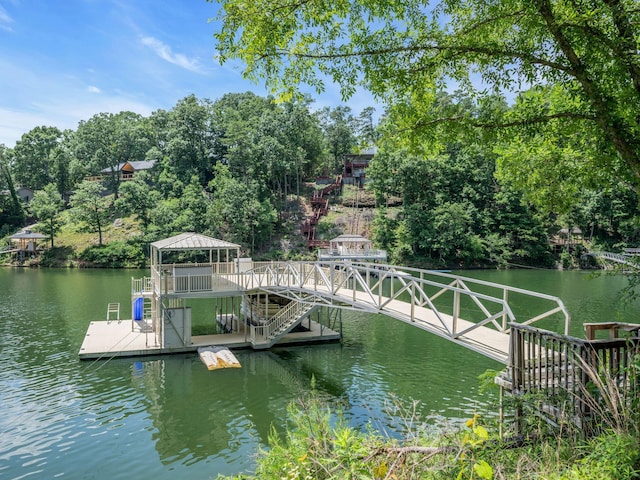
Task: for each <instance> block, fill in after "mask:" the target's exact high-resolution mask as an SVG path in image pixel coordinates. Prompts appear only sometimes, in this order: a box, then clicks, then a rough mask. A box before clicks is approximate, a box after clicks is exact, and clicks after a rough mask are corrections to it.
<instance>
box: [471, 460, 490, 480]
mask: <svg viewBox="0 0 640 480" xmlns="http://www.w3.org/2000/svg"><path fill="white" fill-rule="evenodd" d="M473 471H474V472H476V474H477V475H478V476H479V477H480V478H483V479H484V480H491V479H492V478H493V468H491V465H489V464H488V463H487V462H485V461H484V460H480V461H478V462H477V463H475V464H474V465H473Z"/></svg>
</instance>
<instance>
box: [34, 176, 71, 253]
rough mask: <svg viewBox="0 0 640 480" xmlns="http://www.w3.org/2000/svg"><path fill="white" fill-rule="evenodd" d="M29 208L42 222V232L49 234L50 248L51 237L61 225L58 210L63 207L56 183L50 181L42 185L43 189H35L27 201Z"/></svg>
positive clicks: (60, 210)
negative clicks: (28, 201)
mask: <svg viewBox="0 0 640 480" xmlns="http://www.w3.org/2000/svg"><path fill="white" fill-rule="evenodd" d="M29 208H30V209H31V211H32V212H33V213H34V215H35V216H36V218H37V219H38V221H40V222H41V223H42V226H41V227H40V229H41V230H42V233H44V234H45V235H49V237H50V238H51V248H53V237H55V235H56V233H58V232H59V231H60V228H61V227H62V222H61V221H60V212H62V210H63V209H64V200H63V199H62V196H61V195H60V193H59V192H58V189H57V187H56V185H55V184H53V183H50V184H48V185H47V186H45V187H44V190H38V191H36V192H35V194H34V195H33V200H31V203H29Z"/></svg>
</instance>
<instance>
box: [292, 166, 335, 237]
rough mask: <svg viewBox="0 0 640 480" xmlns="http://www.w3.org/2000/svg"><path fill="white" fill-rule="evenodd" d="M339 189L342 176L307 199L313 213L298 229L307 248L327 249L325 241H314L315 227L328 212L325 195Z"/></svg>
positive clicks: (327, 201)
mask: <svg viewBox="0 0 640 480" xmlns="http://www.w3.org/2000/svg"><path fill="white" fill-rule="evenodd" d="M340 188H342V175H337V176H336V178H335V180H334V182H333V183H331V184H329V185H327V186H326V187H324V188H323V189H322V190H317V191H315V192H314V193H313V195H312V197H311V198H310V199H309V202H310V203H311V208H312V209H313V213H312V215H310V216H308V217H307V218H305V219H304V221H303V222H302V226H301V228H300V232H301V233H302V235H303V236H304V237H305V239H306V240H307V247H308V248H315V247H327V246H328V245H329V242H327V241H325V240H318V239H316V225H318V222H319V221H320V218H321V217H323V216H324V215H326V214H327V213H328V212H329V199H328V198H327V195H329V194H330V193H331V192H333V191H334V190H339V189H340Z"/></svg>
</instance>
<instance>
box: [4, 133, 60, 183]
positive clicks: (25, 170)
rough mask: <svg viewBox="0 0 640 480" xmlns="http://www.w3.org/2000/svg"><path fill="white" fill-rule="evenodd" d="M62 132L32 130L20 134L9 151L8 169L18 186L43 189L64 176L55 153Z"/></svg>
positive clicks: (58, 156)
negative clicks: (11, 150) (11, 153)
mask: <svg viewBox="0 0 640 480" xmlns="http://www.w3.org/2000/svg"><path fill="white" fill-rule="evenodd" d="M62 138H63V136H62V132H61V131H60V130H59V129H58V128H56V127H44V126H42V127H36V128H34V129H32V130H30V131H29V132H27V133H25V134H24V135H22V137H21V138H20V140H18V141H17V142H16V146H15V148H14V149H13V159H12V162H11V167H12V171H13V175H14V177H15V179H16V182H18V184H19V185H23V186H25V187H29V188H31V189H32V190H43V189H44V188H45V186H46V185H48V184H49V183H57V182H58V177H59V176H60V175H62V176H64V175H65V171H66V170H67V165H66V163H65V159H64V157H63V156H61V155H60V154H59V151H58V149H59V145H60V142H61V140H62Z"/></svg>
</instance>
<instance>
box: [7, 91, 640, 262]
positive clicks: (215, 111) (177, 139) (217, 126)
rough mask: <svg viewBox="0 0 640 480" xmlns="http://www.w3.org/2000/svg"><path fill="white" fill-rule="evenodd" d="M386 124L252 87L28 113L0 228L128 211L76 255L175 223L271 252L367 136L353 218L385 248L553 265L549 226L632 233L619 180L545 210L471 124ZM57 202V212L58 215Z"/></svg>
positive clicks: (478, 110) (90, 255) (91, 258)
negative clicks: (143, 105)
mask: <svg viewBox="0 0 640 480" xmlns="http://www.w3.org/2000/svg"><path fill="white" fill-rule="evenodd" d="M452 105H455V108H457V109H458V110H459V111H463V109H464V112H465V115H468V116H472V117H476V118H487V119H489V118H491V117H492V116H495V115H496V112H501V113H500V115H504V112H508V111H510V109H512V108H516V107H513V106H509V105H507V103H506V102H505V100H504V99H502V98H500V97H499V96H493V97H492V100H491V102H486V101H482V102H477V101H475V100H473V99H472V98H470V97H468V96H464V95H462V94H461V93H456V94H455V95H449V94H445V93H440V95H439V96H438V102H437V105H436V106H434V107H433V108H434V109H437V110H439V111H445V110H447V109H449V108H452ZM388 127H389V124H388V121H387V120H383V122H382V125H376V124H375V122H374V120H373V110H372V109H370V108H369V109H365V110H364V111H363V112H362V113H361V114H360V115H359V116H356V115H353V114H352V113H351V110H350V109H349V108H348V107H345V106H342V107H338V108H336V109H330V108H324V109H322V110H320V111H317V112H313V111H312V110H311V101H310V100H309V99H303V100H301V101H292V102H284V103H275V102H274V101H273V99H271V98H263V97H259V96H256V95H254V94H252V93H243V94H227V95H224V96H223V97H221V98H220V99H218V100H216V101H210V100H199V99H197V98H196V97H194V96H189V97H186V98H184V99H182V100H180V101H179V102H178V103H177V104H176V106H175V107H174V108H173V109H171V110H168V111H164V110H159V111H156V112H153V113H152V114H151V115H150V116H149V117H142V116H140V115H137V114H133V113H131V112H121V113H119V114H116V115H113V114H97V115H94V116H93V117H92V118H91V119H89V120H87V121H83V122H80V124H79V125H78V129H77V130H76V131H66V132H60V131H59V130H57V129H56V128H53V127H51V128H48V127H47V128H45V127H37V128H35V129H33V130H32V131H30V132H27V133H25V135H23V138H22V139H21V140H20V141H19V142H18V143H17V145H16V147H15V148H14V149H6V148H5V149H3V159H4V161H3V163H0V185H2V187H3V188H2V190H3V192H4V194H3V195H1V196H0V215H1V216H2V225H3V229H4V230H5V232H4V233H5V234H6V233H10V232H12V231H14V230H15V228H17V227H19V226H21V225H24V224H25V219H26V218H27V217H26V216H25V214H26V215H27V216H28V217H29V220H31V221H32V220H38V221H39V222H40V231H42V232H43V233H45V234H47V235H49V236H50V237H51V245H54V241H53V237H55V236H56V235H58V234H59V232H61V231H67V230H66V229H63V226H64V224H65V222H71V223H72V224H73V225H74V227H75V230H77V231H84V232H91V233H92V234H93V235H94V238H95V243H97V244H98V246H100V245H101V244H102V243H103V239H102V236H103V233H104V231H105V229H106V228H110V226H111V224H112V223H113V221H114V220H116V219H118V218H132V219H134V220H135V221H136V222H137V224H138V226H139V230H140V232H139V234H138V235H135V236H133V237H129V238H123V239H121V241H122V242H124V243H122V245H120V244H119V245H120V246H114V247H112V248H110V249H106V250H100V249H98V250H95V251H92V252H87V253H86V254H84V255H81V256H80V257H79V260H80V261H81V262H89V263H92V262H93V263H97V264H108V265H115V264H118V265H138V264H140V263H141V257H142V258H143V257H144V253H143V251H142V250H141V249H140V245H141V244H144V243H148V242H149V241H154V240H157V239H159V238H163V237H167V236H170V235H174V234H177V233H181V232H185V231H194V232H200V233H205V234H209V235H212V236H215V237H218V238H222V239H225V240H228V241H232V242H235V243H239V244H241V245H242V246H243V248H244V249H245V251H246V252H247V253H248V254H252V255H254V256H255V255H260V254H261V253H260V252H263V253H262V255H265V256H267V255H268V253H267V252H269V251H270V250H273V251H281V248H280V247H281V246H280V241H279V239H280V238H281V237H283V236H287V237H288V238H290V237H291V236H292V235H293V236H296V235H298V233H297V231H296V229H297V228H299V226H300V222H301V220H302V218H303V215H304V211H303V210H302V209H301V205H302V204H303V203H304V198H308V195H309V194H310V187H309V182H313V181H314V180H315V178H316V175H328V176H332V175H334V174H336V173H338V172H340V171H341V168H342V165H341V164H342V158H343V156H344V155H345V154H347V153H352V152H354V151H357V149H358V148H359V146H370V145H371V143H370V142H371V141H373V140H378V141H379V142H380V147H379V148H378V153H377V154H376V155H375V156H374V159H373V161H372V162H371V164H370V166H369V168H368V170H367V178H368V179H369V180H370V182H369V183H368V185H367V186H366V189H367V190H368V191H369V192H370V194H372V195H373V197H374V198H375V203H376V206H377V208H376V209H375V215H374V216H373V218H374V220H373V222H372V223H371V224H369V225H363V226H362V231H361V232H358V233H365V234H367V235H369V236H370V237H371V238H372V239H373V240H374V241H375V242H376V243H377V245H378V246H380V247H382V248H384V249H386V250H387V251H388V252H389V254H390V259H391V260H392V261H393V262H400V263H413V264H422V265H426V266H471V265H484V266H486V265H497V266H508V265H510V264H516V265H521V264H527V265H538V266H550V265H552V262H553V253H554V252H553V250H552V249H551V248H550V247H549V238H551V237H553V236H554V235H556V234H557V232H558V230H560V229H561V228H573V227H579V228H581V229H582V230H583V231H584V236H585V237H586V238H588V239H589V240H590V241H591V244H592V245H594V244H595V245H597V246H598V248H600V247H605V248H619V247H622V246H635V245H636V244H637V242H639V241H640V228H639V225H640V221H639V219H640V215H639V212H638V200H637V195H636V193H635V192H634V191H633V189H632V188H630V187H628V186H625V185H622V184H618V185H616V186H615V187H611V188H599V189H593V188H589V187H588V186H587V185H577V186H575V188H574V190H575V191H574V193H573V195H572V197H571V198H570V201H568V202H564V203H562V204H561V203H558V205H559V208H558V209H557V210H553V209H549V208H544V209H541V208H539V207H537V206H536V205H535V204H533V203H532V202H531V201H530V200H529V197H528V196H527V195H524V194H523V193H522V192H521V190H519V189H518V188H517V183H518V182H516V181H515V180H514V181H511V179H510V178H508V177H505V176H504V175H501V176H498V175H497V174H496V172H497V169H498V165H499V158H500V152H497V151H496V149H495V148H494V145H493V144H491V143H488V142H487V141H486V138H485V135H484V133H483V129H482V128H480V127H476V128H475V129H472V128H468V129H467V130H465V131H464V132H460V131H455V132H454V131H452V132H447V134H446V135H444V134H443V135H441V136H440V138H439V142H440V147H439V148H438V150H437V151H426V150H425V151H423V152H421V153H420V152H417V151H416V149H414V148H410V147H408V146H407V145H406V144H404V143H402V142H400V143H394V142H391V141H384V140H383V139H381V138H380V137H379V135H380V134H384V132H385V131H386V129H387V128H388ZM145 160H153V161H155V164H154V166H153V168H152V169H151V170H145V171H141V172H138V173H136V174H135V175H134V177H133V179H128V178H127V179H126V181H125V179H124V177H123V172H122V171H121V170H120V167H121V166H122V164H123V163H124V162H127V161H129V162H140V161H145ZM85 178H89V179H95V178H102V181H100V182H97V181H95V180H92V181H86V180H85ZM16 185H21V186H25V187H30V188H32V189H34V190H36V195H35V198H34V200H33V201H32V203H31V204H30V205H25V204H23V203H22V202H20V201H19V199H18V198H17V196H16V195H15V192H16V188H17V187H16ZM12 192H13V193H12ZM63 199H64V200H65V203H63ZM349 203H350V201H348V200H346V199H345V204H349ZM351 204H352V205H353V202H351ZM63 208H67V209H69V212H68V213H69V215H61V210H62V209H63ZM295 219H297V220H295ZM292 220H293V221H292ZM318 231H323V229H319V230H318ZM327 231H331V232H332V233H331V234H332V235H333V234H334V233H336V231H335V229H334V228H332V229H328V230H327ZM338 233H340V232H338ZM300 238H302V237H300ZM288 243H289V244H292V245H293V247H290V249H289V251H288V252H283V253H284V254H285V255H289V257H290V258H299V256H300V255H301V254H305V253H308V252H306V247H305V246H304V243H303V242H301V241H300V242H299V244H300V247H299V248H300V250H298V251H295V248H296V247H295V245H296V242H295V241H294V242H293V243H292V242H290V241H289V242H288ZM130 247H131V248H130ZM291 248H293V249H294V251H291ZM109 252H111V253H112V254H113V255H112V257H113V258H111V261H110V260H109V258H110V257H109V255H108V253H109ZM131 252H136V253H135V255H133V256H132V253H131ZM79 253H81V252H78V254H79ZM555 253H558V252H555ZM572 253H573V254H574V256H573V257H572V256H571V255H568V256H567V257H566V258H565V257H563V260H564V261H565V263H566V264H571V263H572V262H575V261H576V259H577V256H578V255H579V253H580V251H574V252H572ZM54 256H55V255H54ZM127 259H128V260H127Z"/></svg>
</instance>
